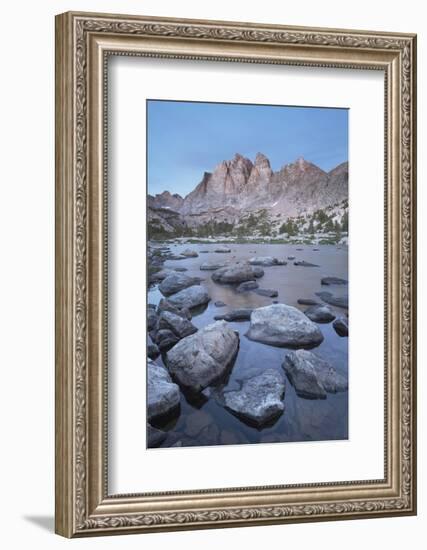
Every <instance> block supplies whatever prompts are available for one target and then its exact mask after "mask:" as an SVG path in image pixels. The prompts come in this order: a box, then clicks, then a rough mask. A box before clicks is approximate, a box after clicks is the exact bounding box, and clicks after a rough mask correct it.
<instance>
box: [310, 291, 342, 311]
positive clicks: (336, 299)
mask: <svg viewBox="0 0 427 550" xmlns="http://www.w3.org/2000/svg"><path fill="white" fill-rule="evenodd" d="M315 294H316V296H319V298H321V299H322V300H323V301H324V302H326V303H327V304H330V305H331V306H337V307H342V308H344V309H348V296H334V295H333V294H332V293H331V292H325V291H321V292H316V293H315Z"/></svg>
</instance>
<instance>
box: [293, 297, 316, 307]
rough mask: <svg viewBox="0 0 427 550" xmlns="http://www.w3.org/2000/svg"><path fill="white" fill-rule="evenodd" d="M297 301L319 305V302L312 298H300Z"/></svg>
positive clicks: (309, 304) (305, 304) (304, 304)
mask: <svg viewBox="0 0 427 550" xmlns="http://www.w3.org/2000/svg"><path fill="white" fill-rule="evenodd" d="M297 302H298V303H299V304H301V305H302V306H318V305H319V302H318V301H317V300H313V299H312V298H298V300H297Z"/></svg>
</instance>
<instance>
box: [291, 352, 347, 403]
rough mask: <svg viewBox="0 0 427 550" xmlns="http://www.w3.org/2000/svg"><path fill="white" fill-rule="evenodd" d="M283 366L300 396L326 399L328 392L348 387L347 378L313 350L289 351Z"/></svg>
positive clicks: (335, 391) (339, 390)
mask: <svg viewBox="0 0 427 550" xmlns="http://www.w3.org/2000/svg"><path fill="white" fill-rule="evenodd" d="M282 367H283V369H284V370H285V372H286V375H287V377H288V379H289V382H290V383H291V384H292V385H293V386H294V388H295V391H296V393H297V395H299V396H300V397H305V398H307V399H325V398H326V394H327V393H337V392H341V391H346V390H347V389H348V383H347V379H346V378H345V377H344V376H343V375H342V374H339V373H338V372H337V371H336V370H335V368H334V367H333V366H332V365H331V364H330V363H329V362H328V361H325V360H324V359H322V358H321V357H319V356H318V355H316V354H314V353H312V352H311V351H307V350H303V349H299V350H297V351H292V352H290V353H288V354H287V355H286V357H285V360H284V362H283V365H282Z"/></svg>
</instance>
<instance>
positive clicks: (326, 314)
mask: <svg viewBox="0 0 427 550" xmlns="http://www.w3.org/2000/svg"><path fill="white" fill-rule="evenodd" d="M304 313H305V315H307V317H308V318H309V319H311V320H312V321H314V322H315V323H330V322H331V321H333V320H334V319H335V315H334V314H333V313H332V310H331V308H330V307H328V306H325V305H318V306H311V307H309V308H308V309H306V310H305V311H304Z"/></svg>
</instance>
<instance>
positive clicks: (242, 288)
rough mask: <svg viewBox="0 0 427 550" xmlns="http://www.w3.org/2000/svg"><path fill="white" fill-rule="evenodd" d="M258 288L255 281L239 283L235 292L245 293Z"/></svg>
mask: <svg viewBox="0 0 427 550" xmlns="http://www.w3.org/2000/svg"><path fill="white" fill-rule="evenodd" d="M258 286H259V285H258V283H257V282H256V281H245V282H244V283H240V285H239V286H238V287H237V288H236V290H237V292H246V291H248V290H255V289H256V288H258Z"/></svg>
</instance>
